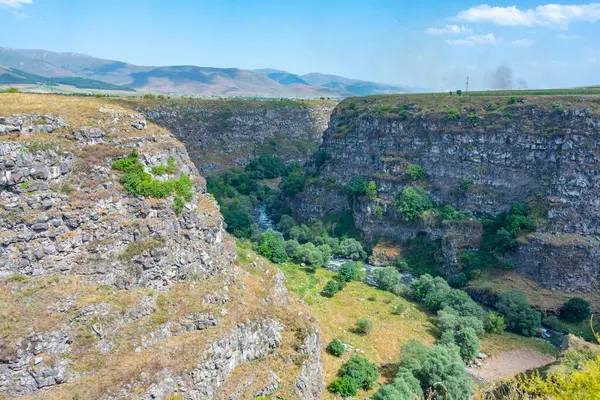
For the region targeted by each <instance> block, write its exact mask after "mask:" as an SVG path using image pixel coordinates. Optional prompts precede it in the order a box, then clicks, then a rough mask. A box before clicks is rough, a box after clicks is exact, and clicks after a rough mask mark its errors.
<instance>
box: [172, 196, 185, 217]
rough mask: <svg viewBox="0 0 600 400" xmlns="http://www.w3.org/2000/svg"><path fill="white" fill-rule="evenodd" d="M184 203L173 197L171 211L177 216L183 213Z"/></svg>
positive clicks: (179, 198)
mask: <svg viewBox="0 0 600 400" xmlns="http://www.w3.org/2000/svg"><path fill="white" fill-rule="evenodd" d="M183 206H184V202H183V199H182V198H181V197H179V196H175V198H174V199H173V210H174V211H175V214H177V215H179V214H181V212H182V211H183Z"/></svg>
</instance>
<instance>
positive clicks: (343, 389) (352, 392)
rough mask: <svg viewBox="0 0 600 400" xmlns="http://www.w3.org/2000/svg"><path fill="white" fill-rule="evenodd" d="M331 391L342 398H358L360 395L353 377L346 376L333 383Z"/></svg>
mask: <svg viewBox="0 0 600 400" xmlns="http://www.w3.org/2000/svg"><path fill="white" fill-rule="evenodd" d="M329 391H330V392H332V393H337V394H339V395H340V396H342V397H349V396H356V393H358V384H357V383H356V381H355V380H354V379H352V378H351V377H349V376H346V375H344V376H342V377H340V378H336V379H335V380H334V381H333V382H331V384H330V385H329Z"/></svg>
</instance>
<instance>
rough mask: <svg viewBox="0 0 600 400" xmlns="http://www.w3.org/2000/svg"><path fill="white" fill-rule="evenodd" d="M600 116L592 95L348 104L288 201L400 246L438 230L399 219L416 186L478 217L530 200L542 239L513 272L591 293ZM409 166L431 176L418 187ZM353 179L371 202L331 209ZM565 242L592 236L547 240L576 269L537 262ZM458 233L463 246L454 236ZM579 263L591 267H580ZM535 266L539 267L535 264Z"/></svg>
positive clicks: (305, 214) (524, 248)
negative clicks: (350, 221)
mask: <svg viewBox="0 0 600 400" xmlns="http://www.w3.org/2000/svg"><path fill="white" fill-rule="evenodd" d="M427 99H429V102H428V101H427ZM431 99H434V100H435V103H432V100H431ZM440 103H441V104H440ZM445 103H447V104H445ZM599 108H600V102H599V101H598V98H597V97H594V96H589V97H582V96H578V97H576V96H570V97H551V96H540V97H531V98H529V99H526V98H521V99H509V98H508V97H481V98H480V97H474V96H473V97H469V98H466V99H458V96H455V97H454V99H450V97H449V96H448V100H444V99H442V100H440V97H438V98H435V97H429V98H428V97H418V96H412V97H406V96H403V97H393V96H388V97H378V96H374V97H367V98H355V99H348V100H346V101H344V102H343V103H341V104H340V105H339V106H338V107H337V108H336V109H335V110H334V112H333V114H332V117H331V120H330V123H329V127H328V129H327V131H326V132H325V134H324V138H323V144H322V145H321V146H320V151H322V152H324V153H325V154H326V161H325V163H324V164H323V165H322V166H321V167H320V168H319V171H318V175H319V181H317V182H315V181H314V180H313V181H312V182H311V183H309V184H308V185H307V187H306V189H305V191H304V192H303V193H301V194H300V195H299V196H298V197H297V198H296V199H294V200H293V201H294V203H299V204H300V206H298V207H296V209H295V212H296V215H295V217H297V218H299V219H302V220H308V219H312V218H318V217H320V216H322V215H323V214H325V213H327V212H329V211H330V209H331V208H332V207H334V208H336V210H335V211H339V210H341V209H344V208H346V209H348V208H350V209H352V210H353V211H354V216H355V221H356V222H357V226H358V228H359V229H361V230H362V232H363V234H364V235H365V237H367V238H369V239H371V238H378V237H384V238H390V239H405V238H406V237H407V236H414V235H415V234H417V233H419V232H428V233H431V231H432V226H431V224H428V223H427V221H417V222H410V221H405V220H404V219H403V218H402V216H401V215H400V214H399V213H398V212H397V211H396V205H395V200H396V199H397V197H398V195H399V194H400V193H401V192H402V190H403V189H404V188H405V187H406V186H409V185H418V186H421V187H423V188H424V189H425V190H426V191H427V192H428V193H429V195H430V196H431V197H432V198H433V199H434V200H435V202H436V203H437V204H449V205H452V206H453V207H455V208H457V209H460V210H465V211H469V212H472V213H474V214H475V215H477V216H479V217H485V216H488V217H493V216H495V215H497V214H498V213H500V212H503V211H507V210H509V209H510V207H511V205H512V204H514V203H516V202H523V203H527V204H528V205H529V208H530V210H532V212H534V213H535V214H536V216H537V217H539V218H540V228H539V231H541V232H543V233H544V236H541V237H536V238H535V240H531V241H529V242H527V241H523V243H521V245H520V247H519V255H517V256H516V257H515V260H516V261H518V262H517V265H516V267H517V269H519V270H520V271H523V272H524V273H526V274H527V275H528V276H531V277H533V278H534V279H536V280H538V281H539V282H540V283H542V284H543V285H544V286H547V287H550V288H557V289H558V288H560V289H586V288H587V289H590V288H591V287H593V285H596V282H595V279H590V277H592V276H598V275H599V274H600V266H599V265H600V263H598V262H597V261H591V260H592V259H593V260H596V258H594V256H593V255H594V254H595V252H596V250H591V249H590V247H591V248H592V249H597V248H598V246H599V242H598V241H597V240H596V239H595V237H594V235H596V234H598V233H600V200H599V199H598V196H597V193H598V190H599V188H600V179H599V176H600V152H599V150H600V147H599V146H600V115H599V114H600V113H599ZM409 165H418V166H420V167H422V168H423V169H424V170H425V172H426V176H425V177H423V178H421V179H418V180H417V181H413V180H411V179H410V177H409V176H407V174H406V173H405V171H406V168H407V166H409ZM353 175H359V176H362V177H363V178H364V179H366V180H367V181H371V180H372V181H374V182H375V183H376V185H377V189H378V192H377V196H376V198H375V199H369V198H367V197H366V196H363V197H359V198H356V199H354V201H352V202H349V201H347V202H342V201H340V202H336V203H335V205H334V204H332V202H330V201H328V199H331V198H334V197H335V196H341V195H342V194H343V193H344V192H343V188H344V187H345V186H346V185H347V184H348V182H349V181H350V180H351V178H352V176H353ZM309 182H310V181H309ZM320 199H323V202H321V201H320ZM322 203H323V204H322ZM376 208H380V209H379V210H377V212H376ZM382 212H383V215H382V214H381V213H382ZM434 225H435V224H434ZM479 230H480V228H479ZM433 231H434V235H433V236H434V237H436V236H437V237H438V238H440V237H442V239H443V237H444V235H445V233H444V232H446V229H445V228H443V227H442V228H441V230H440V229H439V227H438V226H437V225H435V226H434V229H433ZM436 232H437V233H436ZM440 232H441V233H440ZM564 234H575V235H581V236H583V237H584V238H585V239H584V240H583V241H581V243H579V242H575V243H573V242H569V243H568V245H564V243H565V241H564V240H563V241H561V240H555V241H553V242H552V246H553V249H555V250H556V251H558V252H559V253H561V252H562V253H561V254H563V256H565V257H566V255H567V253H568V254H569V255H572V256H573V257H574V260H575V261H573V262H571V263H570V265H569V266H562V267H558V266H557V265H556V264H557V263H556V262H550V261H549V260H547V259H546V260H544V259H543V258H540V257H539V256H537V255H536V254H539V253H540V252H543V250H541V249H543V248H545V247H544V246H543V245H542V244H540V240H541V241H542V242H547V241H548V240H549V236H548V235H550V236H551V237H560V236H561V235H564ZM451 236H452V237H454V238H457V232H452V233H451ZM467 242H469V243H472V244H471V245H467V244H466V243H463V244H462V245H461V246H462V247H464V246H466V248H468V247H473V248H476V247H477V246H478V241H477V240H473V238H472V239H470V240H468V241H467ZM578 243H579V244H578ZM567 247H568V249H571V250H568V249H567ZM573 249H578V250H576V251H575V250H573ZM565 252H566V253H565ZM584 254H585V256H584ZM448 257H449V258H450V259H451V258H452V257H453V256H452V255H449V256H448ZM582 257H591V258H589V259H587V260H585V261H584V260H581V261H577V260H579V259H581V258H582ZM563 258H564V257H563ZM567 258H568V257H567ZM531 259H536V260H538V261H537V264H536V266H535V267H532V264H531V262H530V260H531ZM577 271H578V272H577ZM567 274H568V275H569V276H570V278H569V279H568V280H567V281H564V280H563V278H564V277H565V276H566V275H567Z"/></svg>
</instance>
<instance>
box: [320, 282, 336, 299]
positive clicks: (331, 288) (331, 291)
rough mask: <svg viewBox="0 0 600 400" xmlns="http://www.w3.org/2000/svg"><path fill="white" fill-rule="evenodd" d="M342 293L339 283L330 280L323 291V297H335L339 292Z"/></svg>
mask: <svg viewBox="0 0 600 400" xmlns="http://www.w3.org/2000/svg"><path fill="white" fill-rule="evenodd" d="M339 291H340V287H339V285H338V282H337V281H334V280H330V281H327V283H326V284H325V287H324V288H323V290H321V296H323V297H330V298H331V297H333V296H335V294H336V293H337V292H339Z"/></svg>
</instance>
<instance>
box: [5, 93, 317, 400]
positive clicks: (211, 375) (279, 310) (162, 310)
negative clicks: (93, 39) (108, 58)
mask: <svg viewBox="0 0 600 400" xmlns="http://www.w3.org/2000/svg"><path fill="white" fill-rule="evenodd" d="M0 243H1V245H0V259H1V260H2V262H1V263H0V308H1V309H2V310H1V311H0V327H1V329H0V377H1V378H0V397H2V398H5V397H8V398H27V399H57V400H58V399H114V398H136V399H147V400H150V399H166V398H170V399H177V398H182V397H180V396H185V398H186V399H204V398H230V396H236V397H237V398H255V397H259V396H261V395H269V394H271V393H276V395H278V396H282V397H284V398H303V399H311V400H317V399H319V398H321V391H322V390H323V377H322V364H321V355H320V339H319V331H318V329H317V327H316V325H315V323H314V320H313V318H312V317H311V315H310V313H309V312H308V310H307V308H306V306H305V305H303V304H302V303H301V302H300V301H299V300H298V299H297V298H296V297H294V296H292V295H290V294H289V293H288V292H287V290H286V289H285V287H284V286H283V276H282V275H281V273H280V272H279V271H277V270H276V269H273V268H272V267H271V266H270V265H269V264H268V263H266V262H264V261H262V260H261V259H257V260H255V262H253V263H245V262H244V261H243V260H239V259H237V257H236V250H235V243H234V241H233V240H232V239H231V237H230V236H229V235H227V234H226V232H225V230H224V224H223V217H222V215H221V214H220V212H219V207H218V205H217V204H216V203H215V201H214V199H212V198H211V197H210V196H209V195H207V194H206V187H205V180H204V179H203V178H202V177H201V176H200V175H199V174H198V172H197V169H196V167H195V166H194V165H193V163H192V162H191V160H190V159H189V157H188V154H187V152H186V150H185V147H184V146H183V145H182V144H181V143H180V142H179V141H177V140H176V139H175V138H174V137H173V135H172V134H171V132H169V131H168V130H166V129H165V128H162V127H159V126H157V125H155V124H153V123H151V122H148V121H147V120H146V118H145V117H144V115H143V114H140V113H138V112H137V111H135V110H132V109H130V108H126V107H123V106H121V105H119V104H116V103H115V102H113V101H111V100H109V99H98V98H76V97H67V96H49V95H48V96H40V95H25V94H0ZM250 366H251V367H250Z"/></svg>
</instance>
